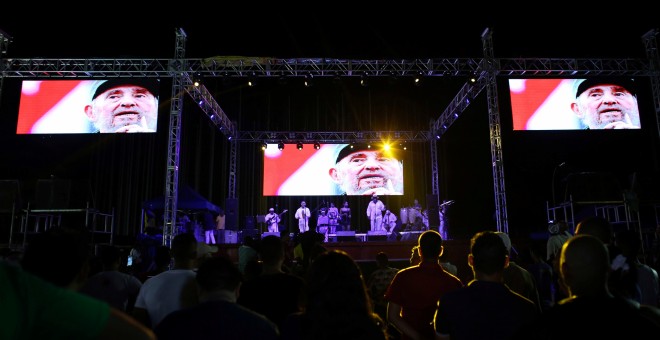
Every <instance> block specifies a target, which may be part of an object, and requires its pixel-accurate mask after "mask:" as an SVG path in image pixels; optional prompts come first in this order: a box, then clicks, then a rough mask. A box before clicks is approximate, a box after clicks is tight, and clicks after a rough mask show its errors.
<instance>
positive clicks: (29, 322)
mask: <svg viewBox="0 0 660 340" xmlns="http://www.w3.org/2000/svg"><path fill="white" fill-rule="evenodd" d="M0 287H2V289H1V290H0V301H2V303H0V320H2V327H0V339H122V340H132V339H136V340H142V339H144V340H147V339H150V340H155V339H156V336H155V335H154V333H153V332H152V331H151V330H150V329H148V328H146V327H144V326H143V325H140V323H139V322H137V321H135V320H134V319H133V318H131V317H130V316H128V315H127V314H125V313H123V312H121V311H119V310H117V309H115V308H112V307H110V306H109V305H108V304H107V303H105V302H103V301H100V300H97V299H93V298H91V297H89V296H86V295H84V294H80V293H78V292H75V291H72V290H70V289H65V288H63V286H59V287H58V286H56V285H53V284H52V283H50V282H47V281H45V280H44V279H42V278H40V277H37V276H35V275H33V274H31V273H29V272H27V271H25V270H23V269H22V268H21V267H20V266H19V265H17V264H12V263H9V262H7V261H5V260H0Z"/></svg>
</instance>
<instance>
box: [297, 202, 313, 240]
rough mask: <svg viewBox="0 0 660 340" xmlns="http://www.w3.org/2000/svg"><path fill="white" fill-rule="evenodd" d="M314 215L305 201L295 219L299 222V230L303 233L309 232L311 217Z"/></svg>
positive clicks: (301, 203)
mask: <svg viewBox="0 0 660 340" xmlns="http://www.w3.org/2000/svg"><path fill="white" fill-rule="evenodd" d="M311 214H312V213H311V212H310V211H309V208H308V207H307V203H305V201H301V202H300V208H298V210H296V214H295V215H294V217H295V218H296V219H297V220H298V229H299V230H300V232H301V233H304V232H307V231H309V217H310V215H311Z"/></svg>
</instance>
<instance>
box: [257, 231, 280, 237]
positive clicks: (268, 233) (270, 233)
mask: <svg viewBox="0 0 660 340" xmlns="http://www.w3.org/2000/svg"><path fill="white" fill-rule="evenodd" d="M266 236H277V237H280V233H279V232H267V233H262V234H261V238H264V237H266Z"/></svg>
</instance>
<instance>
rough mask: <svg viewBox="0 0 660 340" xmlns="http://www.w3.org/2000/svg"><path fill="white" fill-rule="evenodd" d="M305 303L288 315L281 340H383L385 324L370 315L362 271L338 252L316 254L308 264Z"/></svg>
mask: <svg viewBox="0 0 660 340" xmlns="http://www.w3.org/2000/svg"><path fill="white" fill-rule="evenodd" d="M306 281H307V294H306V295H307V303H306V306H305V308H304V311H303V312H300V313H294V314H291V315H289V317H287V319H286V320H285V322H284V325H283V326H282V338H281V339H282V340H301V339H305V340H326V339H327V340H337V339H341V340H352V339H355V340H358V339H359V340H386V339H387V332H386V325H385V323H384V322H383V320H382V319H381V318H380V317H379V316H378V314H376V313H374V311H373V309H372V304H371V300H370V299H369V294H368V293H367V288H366V284H365V282H364V279H363V276H362V271H361V270H360V267H359V266H358V265H357V263H355V261H354V260H353V259H352V258H351V257H350V256H349V255H348V254H347V253H346V252H344V251H342V250H330V251H326V252H324V253H321V254H319V255H318V256H317V257H316V259H315V260H314V261H312V262H311V263H310V266H309V269H308V272H307V276H306Z"/></svg>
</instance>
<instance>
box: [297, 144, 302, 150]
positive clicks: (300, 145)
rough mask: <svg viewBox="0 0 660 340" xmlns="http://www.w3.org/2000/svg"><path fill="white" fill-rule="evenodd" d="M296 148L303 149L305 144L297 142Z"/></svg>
mask: <svg viewBox="0 0 660 340" xmlns="http://www.w3.org/2000/svg"><path fill="white" fill-rule="evenodd" d="M296 148H298V150H302V149H303V144H302V143H301V142H298V144H296Z"/></svg>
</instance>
